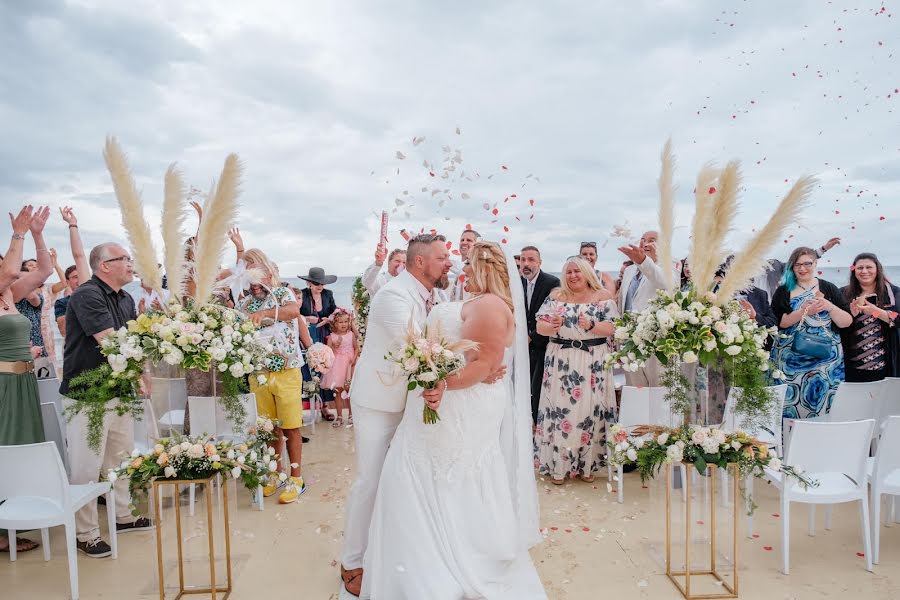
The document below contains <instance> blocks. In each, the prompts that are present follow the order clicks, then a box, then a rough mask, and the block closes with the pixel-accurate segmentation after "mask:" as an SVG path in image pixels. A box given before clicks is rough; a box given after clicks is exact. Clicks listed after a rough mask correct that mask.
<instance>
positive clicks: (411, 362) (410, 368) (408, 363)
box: [403, 357, 419, 373]
mask: <svg viewBox="0 0 900 600" xmlns="http://www.w3.org/2000/svg"><path fill="white" fill-rule="evenodd" d="M418 368H419V360H418V359H416V358H413V357H410V358H407V359H406V360H404V361H403V370H404V371H406V372H407V373H412V372H414V371H415V370H416V369H418Z"/></svg>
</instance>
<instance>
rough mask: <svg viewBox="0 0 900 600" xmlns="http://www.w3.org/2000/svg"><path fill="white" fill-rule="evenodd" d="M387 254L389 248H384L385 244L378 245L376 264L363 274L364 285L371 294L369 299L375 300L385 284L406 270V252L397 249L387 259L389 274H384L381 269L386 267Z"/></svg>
mask: <svg viewBox="0 0 900 600" xmlns="http://www.w3.org/2000/svg"><path fill="white" fill-rule="evenodd" d="M386 254H387V248H385V247H384V244H378V248H376V249H375V262H374V263H372V264H371V265H370V266H369V268H368V269H366V272H365V273H363V276H362V283H363V285H364V286H365V288H366V291H367V292H369V298H373V297H374V296H375V293H376V292H378V290H380V289H381V287H382V286H383V285H384V284H386V283H387V282H388V281H390V280H391V279H393V278H394V277H396V276H397V275H398V274H399V273H400V271H402V270H403V269H405V268H406V250H403V249H402V248H395V249H394V250H392V251H391V254H390V256H388V257H387V262H388V268H387V273H382V272H381V267H382V265H384V258H385V255H386Z"/></svg>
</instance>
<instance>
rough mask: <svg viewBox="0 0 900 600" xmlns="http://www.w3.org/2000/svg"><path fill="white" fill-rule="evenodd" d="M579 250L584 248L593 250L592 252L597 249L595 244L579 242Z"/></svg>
mask: <svg viewBox="0 0 900 600" xmlns="http://www.w3.org/2000/svg"><path fill="white" fill-rule="evenodd" d="M581 248H582V249H584V248H593V249H594V250H596V249H597V242H581Z"/></svg>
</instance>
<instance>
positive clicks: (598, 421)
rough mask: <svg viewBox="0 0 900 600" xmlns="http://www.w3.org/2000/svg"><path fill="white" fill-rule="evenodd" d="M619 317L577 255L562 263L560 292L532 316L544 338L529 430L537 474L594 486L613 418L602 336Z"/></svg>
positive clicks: (608, 296) (609, 333) (604, 337)
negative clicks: (540, 382) (537, 403)
mask: <svg viewBox="0 0 900 600" xmlns="http://www.w3.org/2000/svg"><path fill="white" fill-rule="evenodd" d="M618 315H619V312H618V309H617V308H616V303H615V300H614V299H613V297H612V295H611V294H610V293H609V292H608V291H606V290H605V289H603V286H602V285H601V284H600V280H599V279H598V278H597V275H596V274H595V273H594V270H593V269H592V268H591V266H590V265H589V264H588V263H587V261H585V260H584V259H582V258H580V257H574V256H573V257H571V258H569V259H568V260H567V261H566V263H565V264H564V265H563V278H562V281H561V285H560V287H559V288H558V289H556V290H554V291H553V292H551V293H550V296H549V297H548V298H547V299H546V300H545V301H544V304H543V306H541V309H540V310H539V311H538V314H537V318H538V321H537V332H538V333H539V334H541V335H546V336H548V337H550V343H549V345H548V346H547V355H546V358H545V359H544V375H543V385H542V388H541V399H540V407H539V409H538V416H537V425H536V426H535V449H536V462H537V464H538V469H539V471H540V473H541V474H543V475H549V476H550V477H551V480H552V481H553V483H555V484H557V485H560V484H562V483H563V482H564V481H565V479H566V477H569V476H571V477H576V476H577V477H580V478H581V479H582V480H584V481H588V482H590V481H593V479H594V473H595V472H596V471H597V470H599V469H600V468H601V467H602V466H603V459H604V457H605V455H606V422H607V421H612V420H614V419H615V407H616V399H615V390H614V384H613V379H612V373H611V372H610V370H609V369H608V368H606V366H605V365H604V360H605V358H606V353H607V344H606V340H607V337H609V336H612V335H613V332H614V331H615V325H614V323H613V319H614V318H615V317H617V316H618Z"/></svg>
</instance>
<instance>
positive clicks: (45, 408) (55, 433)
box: [41, 402, 71, 473]
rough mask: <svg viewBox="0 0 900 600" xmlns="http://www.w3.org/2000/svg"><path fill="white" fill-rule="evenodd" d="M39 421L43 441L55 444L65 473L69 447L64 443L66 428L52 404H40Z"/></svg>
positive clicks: (67, 466) (68, 471)
mask: <svg viewBox="0 0 900 600" xmlns="http://www.w3.org/2000/svg"><path fill="white" fill-rule="evenodd" d="M41 421H43V423H44V439H46V440H47V441H48V442H53V443H55V444H56V449H57V450H58V451H59V458H60V459H61V460H62V462H63V466H64V467H65V469H66V473H71V471H70V469H69V445H68V442H66V428H65V427H64V426H63V422H62V415H61V414H60V412H59V409H58V408H57V407H56V405H55V404H53V403H52V402H41Z"/></svg>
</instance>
